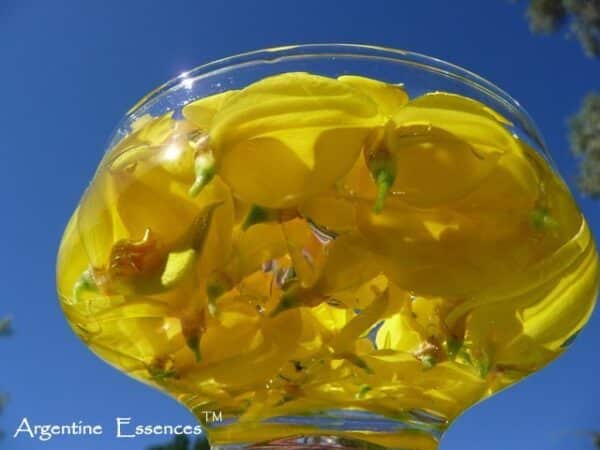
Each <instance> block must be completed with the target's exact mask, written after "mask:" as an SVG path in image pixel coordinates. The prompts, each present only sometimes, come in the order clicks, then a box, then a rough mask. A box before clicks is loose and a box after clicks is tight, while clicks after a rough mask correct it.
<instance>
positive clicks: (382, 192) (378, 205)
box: [373, 169, 394, 214]
mask: <svg viewBox="0 0 600 450" xmlns="http://www.w3.org/2000/svg"><path fill="white" fill-rule="evenodd" d="M375 183H376V184H377V196H376V197H375V204H374V205H373V212H374V213H375V214H380V213H381V211H383V205H384V203H385V199H386V198H387V196H388V194H389V192H390V189H391V188H392V185H393V184H394V174H393V173H392V172H391V171H390V170H386V169H382V170H380V171H379V172H378V173H377V176H376V179H375Z"/></svg>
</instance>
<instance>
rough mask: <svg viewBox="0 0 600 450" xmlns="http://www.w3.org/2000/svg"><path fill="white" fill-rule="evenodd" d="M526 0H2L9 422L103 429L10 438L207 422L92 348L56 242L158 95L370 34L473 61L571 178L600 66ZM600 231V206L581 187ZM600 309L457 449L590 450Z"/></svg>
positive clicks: (485, 412)
mask: <svg viewBox="0 0 600 450" xmlns="http://www.w3.org/2000/svg"><path fill="white" fill-rule="evenodd" d="M523 3H524V2H517V3H514V2H511V1H510V0H486V1H481V0H459V1H452V2H451V1H447V0H418V1H407V0H404V1H400V0H389V1H384V0H368V1H359V0H352V1H347V0H344V1H342V0H339V1H332V0H329V1H328V0H302V1H293V0H288V1H282V0H258V1H244V0H239V1H223V0H221V1H205V0H194V1H181V0H171V1H169V2H166V1H151V0H133V1H131V0H101V1H99V0H85V1H82V0H71V1H66V0H52V1H48V0H37V1H35V0H0V68H1V69H0V132H1V137H0V193H1V194H0V195H1V202H2V203H1V209H0V211H1V213H0V214H1V217H2V219H1V220H0V239H1V241H0V249H1V257H0V281H1V283H2V297H1V298H0V315H2V314H3V313H7V314H10V315H11V316H12V317H13V319H14V328H15V335H14V336H13V337H12V338H10V339H0V391H8V392H10V395H11V401H10V403H9V404H8V406H7V409H6V411H5V413H4V414H3V415H2V416H0V428H3V429H4V430H5V431H7V434H12V432H14V430H15V429H16V427H17V425H18V423H19V422H20V420H21V418H22V417H24V416H27V417H29V419H30V420H31V422H32V423H33V422H35V423H70V422H71V421H73V420H80V419H81V420H84V421H85V422H86V423H100V424H103V425H104V426H105V428H106V429H107V430H108V432H107V435H105V436H104V437H103V438H89V437H88V438H80V439H74V438H61V439H59V438H57V439H54V440H52V441H50V442H47V443H40V442H36V441H30V440H29V439H28V438H20V439H18V440H12V439H11V438H10V437H6V438H5V439H4V440H3V441H0V449H6V450H38V449H42V450H43V449H48V450H71V449H85V450H123V449H127V450H132V449H140V450H141V449H143V448H144V447H146V446H148V445H150V444H151V443H155V442H157V441H164V439H160V438H159V439H157V438H152V439H142V438H138V439H137V440H135V441H130V440H117V439H114V438H113V437H112V430H113V428H114V426H113V423H114V418H115V417H116V416H132V417H133V418H134V420H135V422H136V423H139V424H146V423H148V424H159V423H175V424H177V423H184V424H185V423H190V424H193V423H194V419H193V418H192V416H191V415H190V414H189V413H188V412H187V411H186V410H185V409H184V408H183V407H181V406H179V405H178V404H177V403H176V402H175V401H173V400H171V399H170V398H168V397H166V396H165V395H163V394H161V393H159V392H156V391H154V390H151V389H150V388H148V387H145V386H143V385H142V384H140V383H138V382H136V381H134V380H131V379H128V378H126V377H125V376H124V375H122V374H121V373H119V372H117V371H116V370H114V369H112V368H110V367H109V366H108V365H106V364H105V363H103V362H102V361H100V360H99V359H98V358H97V357H96V356H94V355H93V354H92V353H91V352H89V351H88V350H87V349H86V348H85V347H84V346H83V344H81V343H80V342H79V340H78V339H76V338H75V336H74V335H73V333H72V332H71V331H70V329H69V327H68V325H67V323H66V322H65V320H64V319H63V316H62V313H61V311H60V308H59V304H58V301H57V299H56V295H55V285H54V267H55V257H56V251H57V247H58V244H59V240H60V236H61V233H62V231H63V228H64V226H65V224H66V221H67V219H68V217H69V215H70V214H71V212H72V210H73V209H74V207H75V205H76V203H77V201H78V200H79V197H80V195H81V193H82V192H83V190H84V188H85V186H86V184H87V182H88V181H89V180H90V179H91V177H92V174H93V172H94V169H95V167H96V165H97V164H98V162H99V159H100V157H101V154H102V152H103V146H104V144H105V143H106V141H107V138H108V137H109V135H110V133H111V131H112V129H113V127H114V126H115V125H116V123H117V121H118V120H119V119H120V118H121V116H122V115H123V114H124V112H125V111H126V110H127V109H128V108H129V107H130V106H131V105H133V104H134V103H135V102H136V101H137V99H138V98H140V97H142V96H143V95H144V94H145V93H146V92H148V91H149V90H151V89H152V88H154V87H155V86H157V85H158V84H161V83H162V82H164V81H166V80H167V79H169V78H171V77H173V76H175V75H177V74H179V73H181V72H182V71H184V70H187V69H190V68H192V67H194V66H196V65H199V64H202V63H205V62H208V61H211V60H213V59H216V58H221V57H224V56H228V55H232V54H236V53H240V52H243V51H247V50H252V49H258V48H262V47H271V46H278V45H284V44H291V43H308V42H354V43H369V44H378V45H383V46H390V47H398V48H404V49H409V50H413V51H417V52H421V53H425V54H429V55H432V56H436V57H439V58H442V59H446V60H448V61H451V62H454V63H457V64H459V65H462V66H464V67H467V68H469V69H471V70H473V71H475V72H477V73H479V74H481V75H483V76H484V77H486V78H488V79H490V80H491V81H493V82H495V83H497V84H498V85H499V86H501V87H503V88H504V89H505V90H507V91H508V92H509V93H510V94H512V95H513V96H514V97H515V98H517V99H518V100H519V101H520V102H521V103H522V104H523V105H524V106H525V108H526V109H527V110H528V111H529V112H530V114H531V115H532V117H533V118H534V119H535V121H536V122H537V124H538V126H539V128H540V129H541V131H542V133H543V135H544V136H545V138H546V141H547V143H548V145H549V147H550V150H551V152H552V155H553V157H554V158H555V160H556V161H557V163H558V165H559V167H560V170H561V172H562V174H563V175H564V176H565V178H566V179H567V181H568V182H569V183H570V184H571V185H573V181H574V178H575V174H576V169H575V168H576V165H575V161H574V160H573V158H572V156H571V155H570V154H569V152H568V145H567V140H566V135H567V129H566V120H565V119H566V117H568V116H569V115H571V114H572V113H574V112H575V111H577V109H578V107H579V105H580V101H581V99H582V97H583V95H584V94H585V92H586V91H588V90H590V89H591V88H597V89H600V62H599V61H592V60H588V59H586V58H585V57H584V56H583V53H582V51H581V50H580V48H579V44H578V43H577V42H576V41H575V40H573V39H571V40H568V39H564V37H563V36H562V35H559V36H553V37H544V38H540V37H534V36H532V35H531V34H530V33H529V30H528V28H527V23H526V21H525V19H524V4H523ZM578 200H579V201H580V204H581V205H582V207H583V209H584V211H585V213H586V214H587V216H588V218H589V220H590V223H591V226H592V229H593V230H594V231H595V233H596V234H598V232H600V203H594V202H592V201H590V200H585V199H581V198H579V199H578ZM598 342H600V317H599V314H598V313H596V314H594V316H593V318H592V320H591V322H590V324H589V326H588V327H587V328H586V329H585V330H584V331H583V332H582V333H581V335H580V337H579V339H578V341H577V342H576V343H575V345H574V346H573V347H572V348H571V350H570V351H569V352H567V353H566V355H565V356H564V357H562V358H561V359H560V360H558V361H557V362H555V363H553V364H552V365H551V366H549V367H548V368H547V369H546V370H544V371H542V372H541V373H538V374H535V375H534V376H532V377H530V378H528V379H527V380H525V381H524V382H522V383H520V384H519V385H518V386H516V387H513V388H512V389H510V390H508V391H506V392H504V393H502V394H500V395H498V396H496V397H494V398H492V399H490V400H487V401H486V402H484V403H483V404H481V405H479V406H477V407H475V408H474V409H472V410H470V411H468V412H467V413H466V414H465V415H464V416H463V417H462V418H461V419H460V420H458V422H457V423H456V424H455V425H454V426H453V427H452V428H451V429H450V431H449V432H448V433H447V435H446V437H445V438H444V441H443V443H442V445H441V448H442V449H445V450H479V449H482V448H485V449H486V450H506V449H507V448H510V449H511V450H521V449H523V450H532V449H534V450H538V449H539V450H554V449H566V450H570V449H587V448H591V445H590V444H589V441H588V439H587V437H586V436H585V435H584V434H585V432H586V431H587V430H590V429H600V411H599V408H598V404H597V402H598V400H600V383H599V382H598V380H599V376H600V358H598V355H599V353H598V349H597V347H596V345H598Z"/></svg>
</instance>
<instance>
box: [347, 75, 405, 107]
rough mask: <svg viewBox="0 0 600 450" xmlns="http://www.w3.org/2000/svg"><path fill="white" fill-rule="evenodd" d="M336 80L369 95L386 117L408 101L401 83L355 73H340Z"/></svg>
mask: <svg viewBox="0 0 600 450" xmlns="http://www.w3.org/2000/svg"><path fill="white" fill-rule="evenodd" d="M338 80H340V81H341V82H342V83H345V84H348V85H349V86H352V87H354V88H356V89H358V90H359V91H361V92H363V93H364V94H366V95H368V96H369V97H371V98H372V99H373V101H374V102H375V103H377V106H378V107H379V111H380V112H381V114H383V115H385V116H388V117H392V116H393V115H394V114H395V113H396V112H397V111H398V109H400V108H402V107H403V106H404V105H406V104H407V103H408V94H407V93H406V91H405V90H404V87H402V86H401V85H397V84H390V83H384V82H382V81H379V80H374V79H372V78H367V77H361V76H356V75H342V76H341V77H338Z"/></svg>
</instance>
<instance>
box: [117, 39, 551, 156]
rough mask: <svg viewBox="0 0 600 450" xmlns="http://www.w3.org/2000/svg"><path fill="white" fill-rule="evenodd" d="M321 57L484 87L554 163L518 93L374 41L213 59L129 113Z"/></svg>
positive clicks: (151, 94) (436, 60)
mask: <svg viewBox="0 0 600 450" xmlns="http://www.w3.org/2000/svg"><path fill="white" fill-rule="evenodd" d="M317 57H321V58H327V57H328V58H332V59H335V58H336V57H344V58H363V59H373V60H383V61H386V60H387V61H388V62H395V63H399V64H404V65H411V66H413V67H414V66H416V67H418V68H419V69H422V70H427V71H429V72H433V73H436V74H438V75H441V76H445V77H447V78H451V79H454V80H455V81H458V82H460V83H463V84H465V85H468V86H469V87H471V88H473V89H476V90H478V91H480V92H481V93H482V94H484V95H485V96H488V97H490V98H492V99H493V100H495V101H497V102H499V103H500V104H502V105H503V106H504V107H505V108H507V110H508V111H509V112H510V113H511V114H513V115H514V116H515V117H516V118H518V119H519V122H520V125H521V127H522V128H523V130H524V131H525V132H526V133H527V134H528V136H529V138H530V139H532V140H533V141H534V143H535V144H536V145H537V146H539V149H540V151H541V152H542V154H544V156H545V157H546V158H547V159H549V162H550V163H551V164H553V162H552V161H551V159H552V158H551V157H550V153H549V152H548V149H547V146H546V144H545V142H544V139H543V137H542V134H541V133H540V131H539V128H538V127H537V125H536V123H535V122H534V120H533V119H532V118H531V116H530V115H529V113H528V112H527V110H526V109H525V108H524V107H523V106H522V105H521V104H520V103H519V102H518V101H517V100H516V99H515V98H514V97H512V96H511V95H510V94H509V93H508V92H506V91H505V90H503V89H502V88H500V87H499V86H497V85H496V84H495V83H493V82H491V81H489V80H488V79H486V78H484V77H482V76H481V75H478V74H477V73H475V72H473V71H471V70H469V69H466V68H464V67H462V66H460V65H457V64H454V63H450V62H448V61H445V60H443V59H440V58H437V57H432V56H428V55H425V54H423V53H418V52H413V51H410V50H404V49H399V48H393V47H385V46H378V45H371V44H360V43H306V44H291V45H282V46H276V47H267V48H262V49H256V50H251V51H247V52H243V53H238V54H235V55H232V56H227V57H224V58H220V59H216V60H213V61H209V62H207V63H204V64H200V65H198V66H195V67H193V68H192V69H190V70H187V71H184V72H182V73H181V74H179V75H177V76H175V77H173V78H171V79H170V80H168V81H166V82H165V83H163V84H161V85H159V86H158V87H156V88H155V89H153V90H152V91H150V92H149V93H147V94H146V95H144V96H143V97H142V98H141V99H139V100H138V101H137V102H136V103H135V105H134V106H132V107H131V108H130V109H129V110H128V111H127V113H126V115H125V116H126V117H132V116H135V114H136V113H137V112H138V110H140V109H141V108H143V107H145V106H147V105H148V104H150V103H152V102H153V101H155V100H157V99H158V98H160V97H162V96H163V95H165V94H168V93H169V92H171V91H174V90H176V89H179V88H181V86H182V85H185V84H187V83H191V84H193V83H195V82H196V81H199V80H201V79H203V78H208V77H211V76H215V75H218V74H221V73H226V72H229V71H232V70H235V69H237V68H243V67H249V66H252V65H256V64H274V63H278V62H282V61H287V60H299V59H307V58H317Z"/></svg>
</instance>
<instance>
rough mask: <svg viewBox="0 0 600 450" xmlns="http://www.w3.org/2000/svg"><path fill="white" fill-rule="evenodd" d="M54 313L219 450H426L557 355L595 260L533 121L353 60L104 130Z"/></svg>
mask: <svg viewBox="0 0 600 450" xmlns="http://www.w3.org/2000/svg"><path fill="white" fill-rule="evenodd" d="M57 284H58V292H59V296H60V301H61V305H62V307H63V310H64V313H65V315H66V317H67V320H68V321H69V323H70V324H71V326H72V328H73V330H74V331H75V333H76V334H77V335H78V336H79V337H80V338H81V339H83V340H84V342H85V343H86V344H87V345H88V346H89V347H90V349H92V351H94V352H95V353H96V354H98V355H99V356H100V357H101V358H103V359H104V360H106V361H107V362H108V363H110V364H112V365H113V366H115V367H116V368H118V369H119V370H121V371H123V372H125V373H127V374H129V375H130V376H132V377H134V378H136V379H138V380H141V381H143V382H145V383H148V384H150V385H152V386H154V387H156V388H159V389H161V390H163V391H165V392H167V393H169V394H170V395H171V396H172V397H174V398H175V399H177V400H178V401H179V402H181V403H182V404H184V405H185V406H186V407H187V408H189V409H190V410H191V411H192V412H193V413H194V414H195V415H196V417H197V418H198V420H199V422H200V423H201V424H202V426H203V427H204V429H205V430H206V432H207V434H208V438H209V440H210V442H211V445H213V446H214V447H215V448H245V447H251V448H272V447H285V448H300V447H303V448H339V447H349V448H351V447H354V448H377V447H381V448H398V449H414V450H425V449H434V448H437V446H438V443H439V441H440V438H441V437H442V435H443V433H444V431H445V430H446V429H447V428H448V427H449V426H450V425H451V423H452V422H453V421H454V420H456V418H457V417H458V416H459V415H460V414H461V413H462V412H464V411H465V410H466V409H467V408H469V407H471V406H472V405H474V404H475V403H477V402H479V401H481V400H483V399H485V398H487V397H489V396H490V395H492V394H494V393H496V392H498V391H500V390H501V389H503V388H505V387H507V386H510V385H512V384H514V383H516V382H518V381H519V380H521V379H523V378H524V377H526V376H527V375H529V374H531V373H533V372H535V371H537V370H540V369H541V368H542V367H544V366H545V365H546V364H547V363H549V362H550V361H552V360H553V359H554V358H556V357H557V356H559V355H560V354H561V353H562V352H563V351H565V349H566V348H567V347H568V346H569V344H570V343H571V342H572V341H573V340H574V338H575V336H576V335H577V333H578V331H579V330H580V329H581V328H582V327H583V325H584V324H585V323H586V321H587V320H588V318H589V315H590V313H591V310H592V308H593V306H594V302H595V298H596V294H597V289H598V264H597V255H596V250H595V247H594V242H593V239H592V237H591V234H590V231H589V229H588V226H587V224H586V222H585V219H584V218H583V216H582V215H581V213H580V212H579V210H578V208H577V206H576V204H575V202H574V200H573V198H572V197H571V195H570V193H569V191H568V189H567V187H566V185H565V184H564V182H563V181H562V180H561V178H560V176H559V175H558V174H557V171H556V168H555V167H554V166H553V164H552V162H551V159H550V156H549V154H548V152H547V150H546V148H545V145H544V142H543V139H542V137H541V135H540V133H539V132H538V131H537V129H536V127H535V125H534V124H533V122H532V120H531V119H530V118H529V115H528V114H527V112H526V111H525V110H524V109H523V108H522V107H521V106H520V105H519V104H518V103H517V102H516V101H515V100H514V99H512V98H511V97H510V96H509V95H508V94H506V93H505V92H504V91H502V90H501V89H500V88H498V87H496V86H495V85H494V84H492V83H490V82H489V81H487V80H485V79H483V78H481V77H479V76H478V75H475V74H473V73H471V72H469V71H467V70H465V69H462V68H460V67H457V66H455V65H452V64H449V63H446V62H444V61H441V60H438V59H435V58H430V57H427V56H424V55H420V54H416V53H412V52H408V51H403V50H394V49H384V48H380V47H374V46H362V45H346V44H336V45H302V46H289V47H280V48H274V49H268V50H260V51H255V52H251V53H246V54H242V55H238V56H234V57H231V58H226V59H222V60H219V61H216V62H212V63H209V64H206V65H203V66H200V67H198V68H196V69H193V70H191V71H189V72H186V73H184V74H182V75H180V76H178V77H177V78H175V79H173V80H171V81H169V82H167V83H166V84H164V85H163V86H161V87H159V88H157V89H156V90H154V91H153V92H151V93H150V94H148V95H147V96H146V97H144V98H143V99H142V100H140V101H139V102H138V103H137V104H136V105H135V106H134V107H133V108H132V109H131V110H130V111H129V112H127V114H126V115H125V117H124V118H123V119H122V120H121V122H120V123H119V125H118V127H117V129H116V131H115V133H114V135H113V136H112V138H111V140H110V143H109V145H108V150H107V151H106V153H105V155H104V157H103V159H102V160H101V162H100V165H99V168H98V171H97V172H96V175H95V177H94V180H93V181H92V183H91V185H90V186H89V188H88V189H87V190H86V192H85V194H84V195H83V198H82V200H81V202H80V204H79V205H78V207H77V209H76V211H75V213H74V214H73V217H72V218H71V221H70V222H69V224H68V226H67V228H66V231H65V234H64V237H63V241H62V244H61V248H60V251H59V257H58V269H57Z"/></svg>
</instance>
